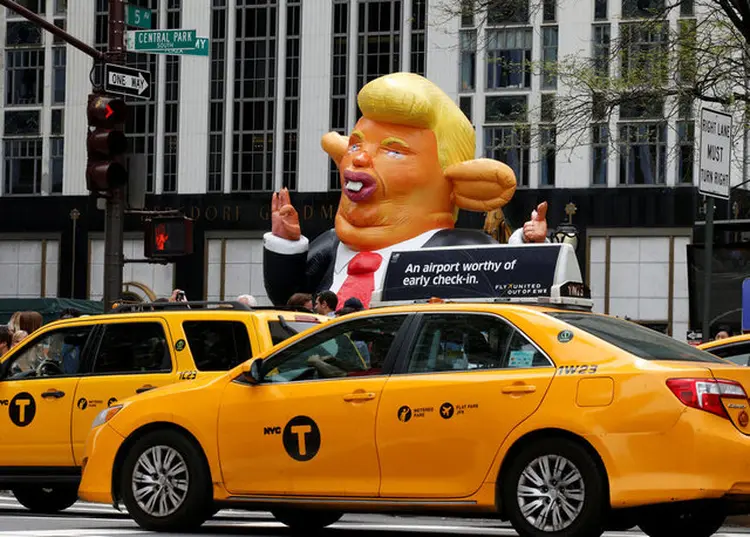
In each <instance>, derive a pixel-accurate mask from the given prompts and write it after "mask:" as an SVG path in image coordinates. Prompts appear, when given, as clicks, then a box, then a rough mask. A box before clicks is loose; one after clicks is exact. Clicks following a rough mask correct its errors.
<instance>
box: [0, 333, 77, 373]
mask: <svg viewBox="0 0 750 537" xmlns="http://www.w3.org/2000/svg"><path fill="white" fill-rule="evenodd" d="M90 333H91V326H76V327H73V328H63V329H59V330H54V331H52V332H47V333H46V334H42V335H40V336H38V337H36V338H34V339H33V340H31V341H30V342H28V343H26V342H24V345H23V348H22V350H21V351H20V354H18V356H17V357H15V358H13V359H12V360H13V361H12V363H11V364H10V368H9V370H8V373H7V376H6V380H19V379H26V378H38V377H52V376H61V375H78V374H79V373H81V364H82V363H83V360H82V358H83V355H84V351H86V350H87V349H86V342H87V341H88V338H89V334H90Z"/></svg>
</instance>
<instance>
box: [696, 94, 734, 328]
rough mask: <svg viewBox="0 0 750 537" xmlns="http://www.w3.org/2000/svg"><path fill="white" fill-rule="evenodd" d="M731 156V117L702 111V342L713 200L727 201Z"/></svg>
mask: <svg viewBox="0 0 750 537" xmlns="http://www.w3.org/2000/svg"><path fill="white" fill-rule="evenodd" d="M731 153H732V116H731V115H729V114H726V113H724V112H717V111H715V110H709V109H706V108H704V109H702V110H701V144H700V160H699V165H698V168H699V170H698V171H699V174H698V177H699V183H698V185H699V186H698V192H699V193H701V194H703V195H704V196H705V197H706V220H705V224H706V225H705V228H704V239H703V244H704V250H705V252H704V254H705V260H704V266H703V277H704V279H703V312H702V313H703V323H702V332H703V334H702V335H703V341H704V342H707V341H710V339H711V276H712V272H713V266H712V265H713V257H714V255H713V254H714V198H720V199H725V200H729V194H730V172H731V162H732V161H731Z"/></svg>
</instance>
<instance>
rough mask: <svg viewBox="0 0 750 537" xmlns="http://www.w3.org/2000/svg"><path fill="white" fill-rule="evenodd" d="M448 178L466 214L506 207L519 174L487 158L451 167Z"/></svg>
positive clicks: (446, 171)
mask: <svg viewBox="0 0 750 537" xmlns="http://www.w3.org/2000/svg"><path fill="white" fill-rule="evenodd" d="M445 177H446V179H448V180H450V181H451V182H452V183H453V195H454V198H455V201H456V206H458V208H460V209H466V210H467V211H484V212H487V211H492V210H494V209H497V208H499V207H503V206H504V205H506V204H507V203H508V202H509V201H510V199H511V198H512V197H513V193H514V192H515V191H516V174H515V173H513V170H512V169H511V168H510V166H508V165H507V164H503V163H502V162H499V161H497V160H492V159H488V158H480V159H476V160H467V161H466V162H460V163H458V164H454V165H452V166H448V167H447V168H446V169H445Z"/></svg>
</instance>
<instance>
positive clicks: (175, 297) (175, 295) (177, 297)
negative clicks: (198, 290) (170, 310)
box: [169, 289, 188, 302]
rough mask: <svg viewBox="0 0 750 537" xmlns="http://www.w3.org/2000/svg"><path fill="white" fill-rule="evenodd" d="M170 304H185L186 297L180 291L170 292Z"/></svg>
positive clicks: (183, 292)
mask: <svg viewBox="0 0 750 537" xmlns="http://www.w3.org/2000/svg"><path fill="white" fill-rule="evenodd" d="M169 301H170V302H187V301H188V299H187V295H186V294H185V291H183V290H182V289H175V290H174V291H172V296H170V297H169Z"/></svg>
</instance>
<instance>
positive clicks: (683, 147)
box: [677, 121, 695, 185]
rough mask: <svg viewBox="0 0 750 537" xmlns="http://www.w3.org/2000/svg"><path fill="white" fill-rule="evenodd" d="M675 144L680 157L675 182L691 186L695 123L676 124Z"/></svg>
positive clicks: (683, 122)
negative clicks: (678, 149)
mask: <svg viewBox="0 0 750 537" xmlns="http://www.w3.org/2000/svg"><path fill="white" fill-rule="evenodd" d="M677 144H678V146H679V148H680V155H679V161H678V168H677V182H678V183H681V184H689V185H692V184H693V163H694V162H695V123H694V122H692V121H678V122H677Z"/></svg>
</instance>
